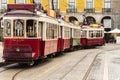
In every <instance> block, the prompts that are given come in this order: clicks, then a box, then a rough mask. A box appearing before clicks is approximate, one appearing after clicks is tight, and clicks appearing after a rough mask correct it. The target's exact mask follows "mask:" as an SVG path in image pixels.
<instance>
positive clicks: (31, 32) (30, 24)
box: [26, 20, 37, 37]
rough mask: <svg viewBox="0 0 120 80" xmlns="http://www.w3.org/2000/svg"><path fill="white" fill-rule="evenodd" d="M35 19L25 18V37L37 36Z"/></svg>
mask: <svg viewBox="0 0 120 80" xmlns="http://www.w3.org/2000/svg"><path fill="white" fill-rule="evenodd" d="M36 22H37V21H34V20H27V23H26V34H27V37H37V24H36Z"/></svg>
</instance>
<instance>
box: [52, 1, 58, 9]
mask: <svg viewBox="0 0 120 80" xmlns="http://www.w3.org/2000/svg"><path fill="white" fill-rule="evenodd" d="M53 6H54V9H55V10H58V0H53Z"/></svg>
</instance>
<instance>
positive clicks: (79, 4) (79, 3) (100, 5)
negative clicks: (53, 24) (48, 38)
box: [8, 0, 104, 12]
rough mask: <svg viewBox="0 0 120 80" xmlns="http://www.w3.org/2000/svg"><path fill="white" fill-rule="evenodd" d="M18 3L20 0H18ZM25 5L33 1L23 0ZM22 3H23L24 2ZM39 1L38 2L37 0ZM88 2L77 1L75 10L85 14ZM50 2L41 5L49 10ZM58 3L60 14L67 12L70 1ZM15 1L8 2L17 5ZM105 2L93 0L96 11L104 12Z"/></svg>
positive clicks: (62, 0) (61, 0)
mask: <svg viewBox="0 0 120 80" xmlns="http://www.w3.org/2000/svg"><path fill="white" fill-rule="evenodd" d="M16 1H18V0H16ZM22 1H23V3H26V4H32V2H33V0H22ZM22 1H21V2H22ZM37 1H38V0H37ZM86 1H87V0H75V1H74V2H75V8H76V9H77V12H83V11H84V10H85V9H86V6H87V4H86ZM50 2H51V0H40V3H41V4H42V6H43V9H44V10H47V9H49V8H50ZM57 2H58V4H57V5H58V9H59V10H60V12H66V11H67V9H68V7H69V0H57ZM15 3H16V2H15V0H8V4H15ZM103 3H104V0H93V8H94V9H95V11H98V12H100V11H102V8H103V5H104V4H103Z"/></svg>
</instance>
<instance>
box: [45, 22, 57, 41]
mask: <svg viewBox="0 0 120 80" xmlns="http://www.w3.org/2000/svg"><path fill="white" fill-rule="evenodd" d="M57 31H58V29H57V25H56V24H51V23H47V25H46V38H47V39H55V38H57V36H58V35H57Z"/></svg>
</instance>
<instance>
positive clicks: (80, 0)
mask: <svg viewBox="0 0 120 80" xmlns="http://www.w3.org/2000/svg"><path fill="white" fill-rule="evenodd" d="M76 8H77V11H78V12H82V11H84V8H85V0H76Z"/></svg>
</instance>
